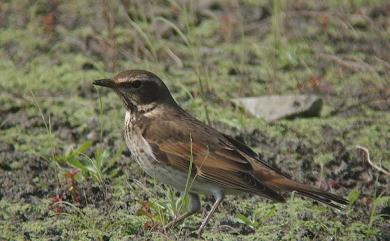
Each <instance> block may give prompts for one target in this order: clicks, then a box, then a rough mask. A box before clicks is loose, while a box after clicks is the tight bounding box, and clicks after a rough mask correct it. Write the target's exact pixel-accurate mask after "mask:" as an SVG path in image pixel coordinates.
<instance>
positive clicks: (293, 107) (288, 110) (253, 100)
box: [233, 95, 322, 122]
mask: <svg viewBox="0 0 390 241" xmlns="http://www.w3.org/2000/svg"><path fill="white" fill-rule="evenodd" d="M233 103H234V104H236V105H237V106H240V107H242V108H244V110H245V111H246V112H247V113H248V114H250V115H252V116H255V117H258V118H262V119H264V120H265V121H267V122H272V121H275V120H279V119H283V118H296V117H314V116H319V115H320V112H321V109H322V99H321V98H319V97H318V96H316V95H270V96H260V97H244V98H236V99H233Z"/></svg>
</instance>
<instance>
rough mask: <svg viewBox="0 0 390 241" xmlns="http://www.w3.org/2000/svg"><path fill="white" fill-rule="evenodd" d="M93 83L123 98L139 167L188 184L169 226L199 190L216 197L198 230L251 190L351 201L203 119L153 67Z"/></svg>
mask: <svg viewBox="0 0 390 241" xmlns="http://www.w3.org/2000/svg"><path fill="white" fill-rule="evenodd" d="M93 83H94V84H95V85H99V86H103V87H108V88H111V89H112V90H114V91H115V92H116V93H117V94H118V96H119V97H120V98H121V99H122V102H123V104H124V107H125V112H126V115H125V126H124V133H125V134H124V138H125V141H126V145H127V147H128V148H129V150H130V152H131V154H132V156H133V157H134V159H135V160H136V161H137V162H138V164H139V165H140V166H141V168H142V169H143V170H144V171H145V172H146V173H147V174H148V175H150V176H151V177H153V178H155V179H156V180H158V181H160V182H162V183H164V184H167V185H170V186H173V187H174V188H176V189H177V190H179V191H181V192H184V191H185V190H187V191H186V193H187V194H188V197H189V205H188V210H187V212H185V213H184V214H182V215H181V216H179V217H177V218H175V219H174V220H173V221H171V222H170V223H168V224H167V225H166V227H165V228H169V227H172V226H174V225H176V224H177V223H179V222H181V221H182V220H184V219H185V218H187V217H189V216H190V215H192V214H195V213H196V212H198V211H199V210H200V208H201V204H200V199H199V194H205V195H211V196H213V197H214V199H215V202H214V204H213V205H212V207H211V210H210V211H209V212H208V214H207V215H206V217H205V218H204V219H203V221H202V224H201V225H200V227H199V229H198V234H199V235H201V233H202V231H203V230H204V228H205V227H206V225H207V223H208V222H209V220H210V218H211V217H212V215H213V213H214V212H215V210H216V209H217V207H218V206H219V205H220V203H221V202H222V200H223V199H224V197H225V195H229V194H240V193H250V194H255V195H259V196H262V197H265V198H268V199H271V200H273V201H276V202H285V198H284V197H283V195H282V194H284V193H285V192H292V191H295V192H296V193H298V194H300V195H302V196H305V197H309V198H311V199H314V200H316V201H318V202H321V203H325V204H327V205H329V206H332V207H336V208H337V207H340V206H342V205H346V204H347V203H348V202H347V200H345V199H344V198H342V197H339V196H337V195H334V194H332V193H329V192H326V191H323V190H321V189H319V188H316V187H312V186H309V185H306V184H302V183H299V182H296V181H294V180H291V179H289V178H288V177H287V176H285V175H283V174H282V173H280V172H279V171H278V170H276V169H275V168H273V167H272V166H270V165H269V164H268V163H267V162H265V161H263V160H261V159H260V158H259V157H258V155H257V154H256V153H255V152H254V151H253V150H252V149H251V148H249V147H248V146H246V145H245V144H243V143H241V142H239V141H237V140H236V139H234V138H232V137H230V136H228V135H225V134H223V133H221V132H219V131H218V130H216V129H214V128H212V127H210V126H208V125H206V124H204V123H202V122H201V121H199V120H198V119H196V118H195V117H193V116H192V115H190V114H189V113H188V112H186V111H185V110H183V109H182V108H181V107H180V106H179V105H178V104H177V103H176V102H175V100H174V99H173V97H172V95H171V94H170V92H169V90H168V88H167V86H166V85H165V84H164V82H163V81H162V80H161V79H160V78H159V77H157V76H156V75H155V74H153V73H151V72H148V71H145V70H128V71H124V72H121V73H119V74H117V75H116V76H115V77H113V78H112V79H100V80H95V81H94V82H93ZM188 177H190V178H191V182H188V181H187V180H188ZM189 185H190V186H189ZM186 187H187V189H186Z"/></svg>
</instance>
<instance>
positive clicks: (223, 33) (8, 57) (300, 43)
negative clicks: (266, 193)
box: [0, 0, 390, 241]
mask: <svg viewBox="0 0 390 241" xmlns="http://www.w3.org/2000/svg"><path fill="white" fill-rule="evenodd" d="M134 68H142V69H147V70H151V71H153V72H154V73H156V74H157V75H159V76H160V77H161V78H162V79H163V80H164V81H165V82H166V83H167V85H168V86H169V88H170V90H171V91H172V93H173V95H174V97H175V98H176V100H177V101H178V103H180V105H181V106H183V108H185V109H186V110H188V111H190V112H191V113H193V114H194V115H195V116H197V117H198V118H200V119H201V120H202V121H204V122H207V123H209V124H210V125H212V126H213V127H215V128H217V129H219V130H221V131H223V132H225V133H228V134H230V135H232V136H234V137H236V138H238V139H240V140H241V141H245V142H246V143H247V144H249V145H250V146H251V147H253V148H254V149H255V150H256V151H258V152H259V153H260V155H261V158H263V159H264V160H265V161H267V162H269V163H270V164H271V165H276V166H278V167H279V168H280V169H281V170H282V171H283V172H284V173H286V174H288V175H291V176H293V177H294V178H295V179H296V180H299V181H302V182H305V183H310V184H312V185H316V186H320V187H322V188H324V189H327V190H329V191H331V192H334V193H337V194H339V195H343V196H345V197H347V198H348V199H349V200H350V201H351V203H352V204H351V205H350V206H348V207H346V209H345V210H343V211H341V212H339V211H336V210H334V209H331V208H328V207H325V206H323V205H318V204H315V203H313V202H312V201H308V200H303V199H301V198H297V197H295V196H294V195H292V196H291V197H290V198H289V201H288V202H287V203H285V204H276V203H270V202H268V201H266V200H263V199H261V198H258V197H255V196H250V195H244V196H241V197H234V196H229V197H228V198H227V199H226V200H225V201H224V202H223V203H222V205H221V207H220V208H219V210H218V212H217V214H216V215H215V216H214V218H213V219H212V221H211V223H210V225H209V226H208V227H207V229H206V232H205V233H204V238H205V239H206V240H389V239H390V232H389V230H390V224H389V223H390V222H389V214H390V205H389V204H390V196H389V195H390V190H389V189H390V185H389V184H390V181H389V176H388V171H387V174H386V170H389V169H390V125H389V123H390V113H389V110H390V78H389V77H390V2H389V1H385V0H370V1H369V0H349V1H341V0H329V1H304V0H297V1H286V0H274V1H269V0H267V1H266V0H260V1H255V0H242V1H236V0H228V1H222V0H199V1H189V0H187V1H184V0H183V1H179V0H166V1H162V0H161V1H157V0H152V1H142V0H121V1H120V0H116V1H108V0H99V1H76V0H69V1H59V0H47V1H42V0H37V1H32V0H30V1H29V0H12V1H10V0H8V1H7V0H3V1H1V2H0V230H1V231H0V240H105V241H106V240H144V239H149V240H175V239H177V240H183V239H195V238H193V236H192V233H193V231H194V230H196V228H197V227H198V225H199V224H200V222H201V217H202V214H198V215H195V216H194V217H191V218H189V219H188V220H186V221H185V222H184V223H183V224H182V225H180V226H178V227H177V228H175V229H173V230H168V231H167V232H164V231H162V230H161V228H160V227H161V225H163V224H164V223H166V222H167V221H168V220H170V219H172V218H173V217H174V215H175V214H177V213H178V212H180V211H181V206H182V205H181V199H180V198H179V197H178V195H177V194H176V193H175V191H174V190H172V189H171V188H169V187H167V186H164V185H161V184H159V183H157V182H156V181H155V180H152V179H150V178H148V177H147V176H146V175H145V174H144V173H143V172H142V170H141V169H140V167H139V166H138V165H137V164H136V163H135V162H134V161H133V160H132V159H131V156H130V153H129V152H128V151H127V150H126V148H125V147H124V141H123V137H122V133H121V131H122V128H121V127H122V122H123V118H124V113H123V109H122V108H121V103H120V101H119V100H118V98H117V97H116V96H115V94H114V93H111V92H109V91H106V90H103V89H96V88H94V87H93V86H92V84H91V83H92V80H94V79H99V78H105V77H111V76H113V75H114V74H115V73H117V72H119V71H122V70H125V69H134ZM291 93H316V94H318V95H320V96H322V98H323V99H324V108H323V110H322V112H321V116H319V117H316V118H299V119H293V120H280V121H277V122H274V123H271V124H267V123H265V122H264V121H262V120H259V119H256V118H253V117H250V116H248V115H246V114H245V113H244V112H243V111H242V110H241V109H239V108H236V107H234V106H232V104H231V99H232V98H236V97H243V96H259V95H266V94H291ZM356 145H360V146H363V147H365V148H367V150H368V152H369V154H370V155H369V159H370V161H371V162H372V164H369V162H368V157H367V153H365V152H363V151H361V150H360V149H357V148H356ZM375 167H382V168H383V170H378V169H376V168H375ZM202 201H203V202H202V203H203V210H207V209H209V208H210V204H211V199H210V198H207V197H204V198H203V200H202Z"/></svg>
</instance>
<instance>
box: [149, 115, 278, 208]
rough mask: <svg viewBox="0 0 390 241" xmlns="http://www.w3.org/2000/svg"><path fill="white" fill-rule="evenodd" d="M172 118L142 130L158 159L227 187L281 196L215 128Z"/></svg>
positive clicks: (274, 196) (269, 196)
mask: <svg viewBox="0 0 390 241" xmlns="http://www.w3.org/2000/svg"><path fill="white" fill-rule="evenodd" d="M198 124H199V123H198ZM197 127H200V126H196V125H191V126H189V125H186V123H185V122H184V124H183V123H181V124H180V123H177V122H173V121H166V120H159V121H153V122H150V123H149V124H148V125H147V127H146V129H145V131H144V132H143V136H144V138H146V140H147V141H148V143H149V144H150V145H151V147H152V150H153V153H154V155H155V156H156V157H157V159H158V160H159V161H161V162H165V163H166V164H168V165H170V166H171V167H173V168H176V169H179V170H181V171H184V172H188V171H189V167H190V166H191V165H190V163H191V162H192V170H191V174H193V175H196V176H197V177H200V178H202V179H204V180H207V181H210V182H212V183H215V184H217V185H220V186H222V187H224V188H226V189H230V190H241V191H245V192H250V193H256V194H259V195H263V196H266V197H268V198H270V199H273V200H276V201H284V198H283V197H282V196H281V195H280V194H278V193H277V192H276V191H274V190H272V189H271V188H269V187H267V186H266V185H264V184H263V183H262V182H260V181H259V180H258V179H256V178H255V177H254V176H253V173H252V172H253V167H252V164H251V163H250V161H248V159H247V158H246V157H245V155H246V154H244V155H243V154H242V152H241V151H239V150H238V149H237V148H236V147H235V146H234V145H232V144H229V142H228V141H223V140H226V139H225V137H224V136H223V135H221V134H220V133H219V132H217V131H216V130H214V129H212V128H209V127H206V128H205V127H204V126H202V127H204V128H197Z"/></svg>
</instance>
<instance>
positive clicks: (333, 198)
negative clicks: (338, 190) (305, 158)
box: [265, 177, 348, 209]
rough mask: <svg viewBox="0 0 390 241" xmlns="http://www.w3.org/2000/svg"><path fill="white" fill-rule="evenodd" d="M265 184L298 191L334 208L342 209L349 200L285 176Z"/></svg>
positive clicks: (283, 189) (281, 189)
mask: <svg viewBox="0 0 390 241" xmlns="http://www.w3.org/2000/svg"><path fill="white" fill-rule="evenodd" d="M265 184H266V185H267V186H269V187H271V188H275V189H277V190H279V191H289V192H292V191H296V192H297V193H298V194H300V195H302V196H305V197H309V198H311V199H314V200H316V201H318V202H321V203H324V204H327V205H329V206H331V207H334V208H338V209H342V208H343V207H344V205H348V200H346V199H344V198H342V197H339V196H337V195H335V194H332V193H329V192H326V191H324V190H321V189H319V188H316V187H312V186H309V185H306V184H302V183H299V182H296V181H293V180H290V179H288V178H285V177H279V178H275V179H273V180H272V181H271V182H268V183H267V182H266V183H265Z"/></svg>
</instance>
